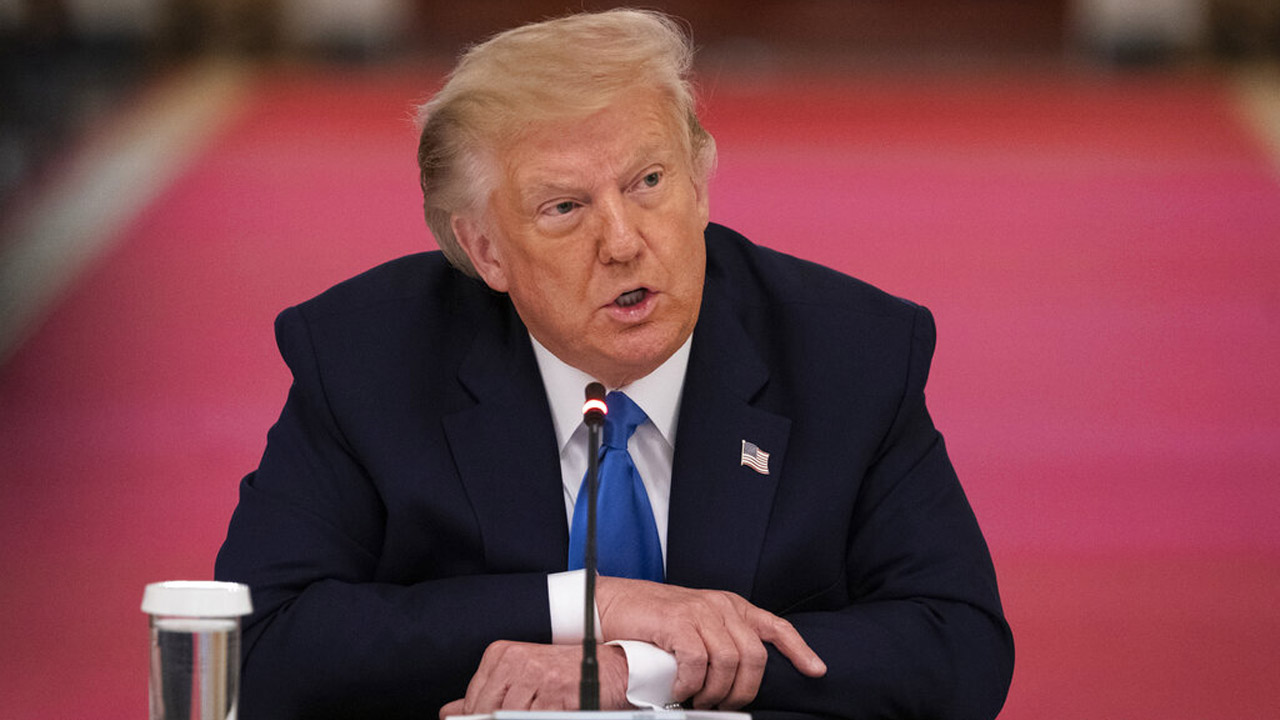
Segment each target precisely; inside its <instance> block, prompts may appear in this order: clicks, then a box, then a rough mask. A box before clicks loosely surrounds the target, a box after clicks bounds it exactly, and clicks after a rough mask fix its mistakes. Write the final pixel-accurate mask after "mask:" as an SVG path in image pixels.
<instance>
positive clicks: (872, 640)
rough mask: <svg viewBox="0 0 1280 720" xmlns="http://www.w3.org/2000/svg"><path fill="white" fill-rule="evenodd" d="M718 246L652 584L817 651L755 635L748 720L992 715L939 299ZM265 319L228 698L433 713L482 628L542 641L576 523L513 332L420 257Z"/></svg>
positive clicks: (1009, 651)
mask: <svg viewBox="0 0 1280 720" xmlns="http://www.w3.org/2000/svg"><path fill="white" fill-rule="evenodd" d="M706 239H707V271H706V286H705V290H704V299H703V304H702V311H701V314H700V316H699V319H698V323H697V328H696V330H695V332H694V335H693V348H692V352H691V356H690V360H689V369H688V375H687V378H686V382H685V388H684V396H683V401H682V405H681V410H680V419H679V427H680V434H679V438H678V441H677V447H676V452H675V460H674V467H673V479H672V488H671V500H670V523H669V530H668V552H667V558H668V559H667V578H668V582H671V583H674V584H679V585H685V586H689V587H696V588H720V589H724V590H731V591H733V592H736V593H739V594H741V595H742V596H743V597H745V598H747V599H748V600H750V601H751V602H752V603H754V604H756V605H758V606H760V607H763V608H765V609H767V610H770V611H772V612H775V613H778V614H780V615H782V616H784V617H786V618H787V619H789V620H790V621H791V622H792V623H794V624H795V626H796V627H797V628H798V629H799V631H800V632H801V634H802V635H803V636H804V637H805V639H806V640H807V641H808V642H809V644H810V645H811V646H812V647H813V648H814V650H815V651H816V652H817V653H818V654H819V655H820V656H821V657H822V658H823V659H824V660H825V661H826V663H827V665H828V667H829V672H828V674H827V676H826V677H823V678H820V679H808V678H805V677H803V676H801V675H800V674H799V673H798V672H796V671H795V670H794V669H793V668H792V667H791V666H790V664H789V663H788V662H787V661H786V660H785V658H783V657H782V656H781V655H780V654H778V653H777V652H776V651H774V650H772V648H771V649H770V659H769V664H768V667H767V670H766V673H765V678H764V683H763V686H762V687H761V689H760V692H759V695H758V697H757V699H756V701H755V703H754V704H753V705H752V706H751V707H750V708H749V710H751V711H752V712H753V713H755V714H756V716H757V717H759V718H783V717H796V718H809V717H848V718H855V717H856V718H871V717H904V718H905V717H938V718H941V717H955V718H984V717H993V716H994V715H995V714H996V713H997V712H998V710H999V708H1000V707H1001V705H1002V703H1003V701H1004V698H1005V694H1006V692H1007V689H1008V685H1009V680H1010V676H1011V673H1012V665H1013V646H1012V638H1011V635H1010V633H1009V629H1008V626H1007V624H1006V623H1005V621H1004V618H1003V615H1002V611H1001V607H1000V600H999V596H998V593H997V589H996V580H995V574H994V571H993V569H992V564H991V560H990V557H989V555H988V551H987V547H986V544H985V542H984V540H983V537H982V534H981V532H980V530H979V528H978V525H977V522H976V521H975V519H974V516H973V513H972V511H971V510H970V508H969V505H968V502H967V501H966V499H965V496H964V493H963V491H962V490H961V487H960V484H959V483H958V481H957V479H956V477H955V474H954V472H953V470H952V467H951V463H950V461H949V460H948V458H947V454H946V451H945V449H944V446H943V441H942V437H941V436H940V435H939V434H938V432H937V431H936V430H935V429H934V426H933V424H932V421H931V420H930V417H929V414H928V412H927V411H926V409H925V400H924V386H925V379H926V376H927V375H928V371H929V364H930V360H931V357H932V353H933V347H934V326H933V320H932V317H931V316H930V314H929V313H928V311H927V310H925V309H924V308H922V307H919V306H917V305H914V304H911V303H909V302H906V301H903V300H900V299H897V298H894V297H891V296H889V295H887V294H885V293H883V292H880V291H878V290H876V289H874V288H872V287H870V286H868V285H866V284H864V283H861V282H859V281H857V280H854V279H852V278H849V277H847V276H844V275H841V274H839V273H837V272H834V271H832V270H829V269H826V268H823V267H820V266H818V265H815V264H812V263H808V262H804V261H801V260H797V259H795V258H792V257H789V256H786V255H783V254H780V253H777V252H774V251H771V250H767V249H765V248H762V247H758V246H755V245H753V244H751V243H749V242H748V241H746V240H745V239H744V238H742V237H741V236H739V235H737V234H736V233H734V232H732V231H730V230H727V229H725V228H723V227H720V226H717V225H711V226H710V227H709V228H708V229H707V233H706ZM276 333H277V340H278V344H279V346H280V350H281V353H282V355H283V356H284V358H285V361H286V362H287V363H288V365H289V367H290V369H291V370H292V372H293V377H294V381H293V385H292V387H291V389H290V392H289V397H288V400H287V401H286V404H285V407H284V410H283V412H282V414H281V416H280V419H279V421H278V422H277V423H276V425H275V426H274V427H273V428H272V429H271V431H270V433H269V435H268V442H267V449H266V452H265V454H264V456H263V458H262V462H261V465H260V466H259V468H258V470H257V471H256V472H254V473H252V474H250V475H249V476H248V477H246V478H245V479H244V481H243V482H242V484H241V490H240V502H239V505H238V507H237V508H236V511H235V514H234V516H233V518H232V520H231V524H230V529H229V532H228V536H227V539H226V542H225V544H224V545H223V547H222V550H221V552H220V553H219V555H218V561H217V569H216V576H217V577H218V578H220V579H224V580H236V581H241V582H246V583H248V584H249V585H250V586H251V587H252V591H253V602H254V607H255V612H254V614H253V615H252V616H251V617H250V618H249V619H248V621H247V623H246V627H245V632H244V640H243V642H244V664H243V675H242V703H241V707H242V713H241V714H242V717H244V718H246V720H256V719H257V718H271V719H280V718H293V717H299V718H301V717H308V718H310V717H317V718H318V717H358V718H379V719H380V720H386V719H387V718H393V717H406V718H407V717H414V718H424V717H427V718H429V717H434V715H435V713H436V712H437V711H438V709H439V708H440V706H441V705H443V704H444V703H446V702H448V701H450V700H453V699H456V698H459V697H461V696H462V695H463V694H464V692H465V689H466V686H467V681H468V679H469V678H470V675H471V673H472V672H473V671H474V669H475V668H476V666H477V665H478V663H479V660H480V656H481V654H482V653H483V651H484V649H485V647H486V646H487V645H488V644H489V643H490V642H492V641H494V640H497V639H509V640H523V641H532V642H549V641H550V640H551V630H550V625H549V620H548V609H547V588H546V575H547V574H548V573H552V572H558V571H561V570H564V569H565V566H566V558H567V554H568V531H567V523H566V518H565V507H564V497H563V490H562V487H561V477H560V464H559V457H558V453H557V447H556V441H555V436H554V432H553V430H552V423H551V416H550V410H549V408H548V404H547V400H546V396H545V392H544V390H543V386H542V383H541V380H540V377H539V375H538V370H537V367H536V364H535V361H534V356H533V351H532V348H531V347H530V343H529V338H528V332H527V330H526V329H525V327H524V325H523V324H522V323H521V321H520V319H519V317H518V316H517V315H516V313H515V311H514V309H513V308H512V306H511V303H510V302H509V301H508V299H507V298H506V297H505V296H504V295H500V294H497V293H494V292H492V291H490V290H488V289H487V288H486V287H485V286H484V285H483V284H481V283H480V282H478V281H476V280H473V279H470V278H467V277H465V276H463V275H461V274H460V273H458V272H457V271H455V270H453V269H452V268H450V267H449V266H448V265H447V263H446V262H445V260H444V259H443V257H442V256H441V255H440V254H439V253H423V254H419V255H413V256H409V257H405V258H401V259H399V260H395V261H393V262H390V263H387V264H385V265H382V266H380V267H377V268H375V269H373V270H370V271H369V272H367V273H364V274H363V275H360V276H358V277H356V278H353V279H352V280H349V281H347V282H344V283H342V284H340V285H338V286H336V287H334V288H333V289H331V290H329V291H328V292H326V293H324V294H322V295H320V296H319V297H317V298H315V299H313V300H311V301H309V302H306V303H303V304H302V305H299V306H297V307H294V308H290V309H288V310H286V311H285V312H283V313H282V314H281V315H280V317H279V318H278V320H277V323H276ZM743 440H747V441H750V442H753V443H755V444H756V445H758V446H759V447H760V448H761V449H762V450H764V451H766V452H768V453H770V459H769V467H770V473H769V474H768V475H761V474H758V473H757V472H755V471H753V470H751V469H749V468H747V467H743V466H742V465H741V464H740V457H739V456H740V452H741V447H742V441H743Z"/></svg>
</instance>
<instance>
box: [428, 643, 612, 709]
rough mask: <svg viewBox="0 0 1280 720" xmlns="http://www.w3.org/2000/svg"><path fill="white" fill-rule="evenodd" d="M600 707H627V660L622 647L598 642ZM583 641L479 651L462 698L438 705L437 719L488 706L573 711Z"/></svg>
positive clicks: (506, 645)
mask: <svg viewBox="0 0 1280 720" xmlns="http://www.w3.org/2000/svg"><path fill="white" fill-rule="evenodd" d="M596 659H597V661H598V662H599V666H600V709H601V710H626V709H629V708H631V704H630V703H628V702H627V658H626V655H625V654H624V653H623V652H622V648H619V647H617V646H614V645H599V646H597V649H596ZM581 671H582V645H581V644H576V645H542V644H538V643H521V642H511V641H508V640H499V641H497V642H495V643H493V644H491V645H490V646H489V647H488V649H486V650H485V651H484V657H482V658H481V659H480V667H479V668H478V669H477V670H476V673H475V675H472V676H471V683H470V684H469V685H467V696H466V697H465V698H462V699H461V700H454V701H453V702H451V703H449V704H448V705H445V706H444V707H442V708H440V718H441V720H443V719H444V718H446V717H448V716H450V715H470V714H473V713H486V712H491V711H493V710H577V709H578V699H579V687H580V680H581V678H582V672H581Z"/></svg>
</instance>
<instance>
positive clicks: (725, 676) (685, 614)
mask: <svg viewBox="0 0 1280 720" xmlns="http://www.w3.org/2000/svg"><path fill="white" fill-rule="evenodd" d="M596 607H597V608H598V609H599V611H600V633H601V635H602V636H603V637H602V640H603V641H606V642H607V641H611V640H642V641H645V642H649V643H652V644H654V645H656V646H658V647H660V648H662V649H663V650H666V651H667V652H670V653H673V654H674V655H675V656H676V681H675V687H674V694H675V697H677V698H681V699H683V698H689V697H692V702H693V706H694V707H696V708H714V707H719V708H722V709H726V710H736V709H737V708H740V707H742V706H744V705H746V704H747V703H749V702H751V701H752V700H753V699H754V698H755V696H756V693H757V692H758V691H759V689H760V682H761V680H762V679H763V677H764V666H765V661H766V659H767V657H768V654H767V651H766V650H765V647H764V643H769V644H771V645H773V646H774V647H776V648H778V650H779V651H781V652H782V654H783V655H784V656H786V658H787V659H789V660H790V661H791V663H792V664H793V665H795V667H796V669H797V670H799V671H800V672H801V673H804V674H805V675H808V676H809V677H821V676H822V675H824V674H826V672H827V666H826V664H825V663H823V662H822V659H821V658H819V657H818V655H817V653H815V652H814V651H813V650H812V649H811V648H810V647H809V645H808V643H806V642H805V641H804V638H802V637H800V633H798V632H796V629H795V628H794V627H793V626H792V625H791V623H789V622H787V621H786V620H783V619H782V618H780V617H778V616H777V615H774V614H773V613H771V612H768V611H767V610H762V609H760V608H758V607H756V606H755V605H752V604H751V603H749V602H747V601H746V600H744V599H743V598H742V597H741V596H740V595H735V594H734V593H730V592H724V591H720V590H693V589H690V588H683V587H679V586H677V585H664V584H662V583H654V582H648V581H645V580H629V579H625V578H614V577H603V576H602V577H600V578H599V579H598V581H597V588H596Z"/></svg>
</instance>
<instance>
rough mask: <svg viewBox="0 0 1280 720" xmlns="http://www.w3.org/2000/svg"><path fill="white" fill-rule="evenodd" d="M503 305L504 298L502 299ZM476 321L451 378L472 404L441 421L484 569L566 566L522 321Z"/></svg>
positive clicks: (544, 426) (551, 439)
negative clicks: (474, 525)
mask: <svg viewBox="0 0 1280 720" xmlns="http://www.w3.org/2000/svg"><path fill="white" fill-rule="evenodd" d="M504 305H505V303H504ZM505 315H506V320H505V322H500V323H483V322H482V323H477V324H478V326H479V331H478V334H477V335H476V337H475V340H474V342H473V343H472V346H471V348H470V351H469V352H468V353H467V356H466V358H465V360H464V361H463V364H462V367H461V369H460V370H459V373H458V377H459V380H460V381H461V382H462V384H463V386H464V387H466V389H467V390H468V391H469V392H470V393H471V394H472V396H473V397H474V398H475V400H476V404H475V405H474V406H472V407H469V408H467V409H464V410H462V411H460V412H457V413H454V414H452V415H448V416H446V417H445V418H444V423H445V432H446V435H447V436H448V439H449V445H450V448H451V450H452V451H453V455H454V460H455V462H456V464H457V468H458V473H459V475H460V476H461V479H462V483H463V485H464V486H465V488H466V491H467V495H468V497H469V499H470V501H471V506H472V508H473V509H474V511H475V514H476V519H477V521H478V522H479V525H480V532H481V535H482V538H483V543H484V548H485V550H484V552H485V562H486V564H487V566H488V568H489V569H490V570H491V571H492V572H529V571H558V570H563V569H564V568H565V567H566V564H567V559H568V554H569V532H568V528H567V523H566V520H565V507H564V491H563V484H562V481H561V477H560V458H559V453H558V450H557V447H556V439H555V431H554V430H553V429H552V424H551V410H550V408H549V407H548V405H547V397H546V391H545V390H544V389H543V385H542V378H541V376H540V375H539V374H538V367H537V362H536V360H535V359H534V356H533V348H532V346H531V345H530V343H529V337H528V333H527V331H526V330H525V328H524V325H523V324H522V323H521V322H520V321H519V320H518V319H517V317H516V315H515V312H514V310H511V309H510V307H509V305H507V306H506V312H505Z"/></svg>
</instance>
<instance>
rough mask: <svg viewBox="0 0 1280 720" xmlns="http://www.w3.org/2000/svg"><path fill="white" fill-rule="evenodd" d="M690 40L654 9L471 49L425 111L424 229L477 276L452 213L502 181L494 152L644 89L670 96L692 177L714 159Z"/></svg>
mask: <svg viewBox="0 0 1280 720" xmlns="http://www.w3.org/2000/svg"><path fill="white" fill-rule="evenodd" d="M692 71H693V46H692V43H691V42H690V39H689V36H688V34H687V33H686V32H685V31H684V30H683V28H681V26H680V25H679V24H677V22H676V21H675V20H674V19H672V18H671V17H669V16H667V15H664V14H662V13H658V12H653V11H647V10H631V9H621V10H609V11H605V12H598V13H580V14H575V15H569V16H566V17H562V18H557V19H554V20H547V21H544V22H539V23H533V24H530V25H524V26H521V27H518V28H515V29H512V30H508V31H506V32H503V33H500V34H498V35H495V36H494V37H492V38H490V39H489V40H487V41H485V42H483V43H481V44H479V45H476V46H474V47H472V48H470V49H469V50H467V51H466V52H465V53H463V55H462V57H461V59H460V60H459V61H458V64H457V66H456V67H455V68H454V69H453V72H452V73H451V74H450V75H449V78H448V81H447V82H446V83H445V86H444V87H443V88H441V90H440V91H439V92H438V93H436V95H435V96H434V97H433V98H432V99H431V100H430V101H428V102H427V103H426V104H425V105H423V106H421V107H420V108H419V109H418V122H419V124H420V125H421V127H422V134H421V136H420V137H419V140H418V168H419V171H420V182H421V184H422V194H423V201H424V202H423V208H424V211H425V214H426V219H427V226H428V227H430V228H431V232H432V234H433V235H435V237H436V242H437V243H439V245H440V249H441V250H443V251H444V254H445V256H446V257H447V258H448V259H449V261H450V262H452V263H453V265H454V266H455V267H457V268H458V269H459V270H462V271H463V272H465V273H467V274H468V275H471V276H473V277H475V276H477V273H476V271H475V268H474V267H473V266H472V264H471V260H470V259H469V258H468V257H467V254H466V252H465V251H463V249H462V248H461V246H459V244H458V240H457V238H456V237H454V234H453V229H452V227H451V218H452V216H453V215H454V214H455V213H458V212H475V213H478V212H479V211H481V210H482V204H483V203H485V202H487V199H488V197H489V194H490V193H491V192H492V191H493V189H494V187H495V183H496V169H495V165H496V158H495V157H494V154H495V153H496V152H498V151H499V150H500V149H501V148H503V147H505V146H506V145H507V143H509V142H511V141H513V140H514V139H515V138H517V137H518V135H519V133H520V132H521V130H522V129H525V128H528V127H530V126H535V125H537V124H539V123H541V122H546V121H550V120H556V119H565V118H576V117H586V116H588V115H590V114H592V113H595V112H597V111H599V110H601V109H603V108H605V107H608V106H609V104H610V103H611V102H613V101H614V100H615V99H616V98H617V97H618V96H619V95H621V94H622V93H623V92H625V91H627V90H630V89H633V88H637V87H646V88H654V89H657V90H660V91H661V92H662V93H663V94H664V95H665V96H666V98H667V99H668V101H669V112H670V113H671V115H672V120H673V123H674V125H673V126H674V127H680V128H682V129H683V130H684V133H683V135H684V137H683V142H684V145H685V149H686V151H687V152H688V154H689V155H688V157H689V160H690V165H691V167H692V168H693V171H694V173H695V176H696V177H698V179H699V180H700V181H703V182H705V180H706V178H707V176H709V175H710V173H711V170H712V168H713V167H714V165H715V154H716V152H715V141H714V139H712V137H711V135H710V134H709V133H708V132H707V131H706V130H705V129H703V127H702V124H701V123H700V122H699V121H698V116H697V113H696V108H695V101H694V95H693V88H692V82H691V75H692Z"/></svg>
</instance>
